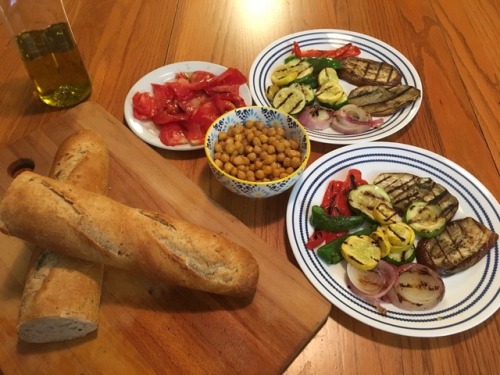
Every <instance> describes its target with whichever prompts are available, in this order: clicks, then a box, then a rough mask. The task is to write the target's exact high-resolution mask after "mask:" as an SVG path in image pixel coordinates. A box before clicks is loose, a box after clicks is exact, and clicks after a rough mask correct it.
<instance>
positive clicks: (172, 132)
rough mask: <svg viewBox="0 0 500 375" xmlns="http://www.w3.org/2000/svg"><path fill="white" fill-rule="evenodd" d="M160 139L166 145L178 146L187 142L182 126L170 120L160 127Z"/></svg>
mask: <svg viewBox="0 0 500 375" xmlns="http://www.w3.org/2000/svg"><path fill="white" fill-rule="evenodd" d="M160 141H161V143H163V144H164V145H166V146H180V145H185V144H187V143H188V140H187V138H186V135H185V134H184V128H183V127H182V125H181V124H180V123H178V122H170V123H168V124H167V125H163V126H162V127H161V128H160Z"/></svg>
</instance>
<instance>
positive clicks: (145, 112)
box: [132, 92, 155, 120]
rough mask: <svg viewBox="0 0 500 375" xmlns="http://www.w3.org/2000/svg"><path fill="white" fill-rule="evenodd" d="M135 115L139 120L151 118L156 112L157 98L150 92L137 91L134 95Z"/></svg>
mask: <svg viewBox="0 0 500 375" xmlns="http://www.w3.org/2000/svg"><path fill="white" fill-rule="evenodd" d="M132 105H133V112H134V117H135V118H136V119H138V120H149V119H150V118H151V117H153V116H154V114H155V99H154V98H153V96H152V95H151V94H150V93H147V92H144V93H140V92H136V93H135V94H134V96H133V97H132Z"/></svg>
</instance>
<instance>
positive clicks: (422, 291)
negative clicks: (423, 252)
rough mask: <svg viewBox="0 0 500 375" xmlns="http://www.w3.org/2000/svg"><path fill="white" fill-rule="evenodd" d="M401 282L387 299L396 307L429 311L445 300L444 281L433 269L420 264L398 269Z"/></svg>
mask: <svg viewBox="0 0 500 375" xmlns="http://www.w3.org/2000/svg"><path fill="white" fill-rule="evenodd" d="M398 272H399V281H398V282H396V283H395V284H394V286H393V288H392V289H391V290H390V291H389V292H388V294H387V297H388V298H389V300H390V301H391V303H392V304H394V305H395V306H397V307H399V308H401V309H404V310H410V311H417V310H428V309H431V308H433V307H434V306H436V305H437V304H438V303H439V302H441V300H442V299H443V296H444V292H445V286H444V282H443V279H442V278H441V277H440V276H439V275H438V274H437V273H436V272H435V271H434V270H432V269H430V268H429V267H427V266H424V265H422V264H419V263H409V264H405V265H403V266H401V267H399V268H398Z"/></svg>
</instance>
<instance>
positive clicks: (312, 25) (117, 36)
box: [0, 0, 500, 374]
mask: <svg viewBox="0 0 500 375" xmlns="http://www.w3.org/2000/svg"><path fill="white" fill-rule="evenodd" d="M64 3H65V5H66V8H67V12H68V17H69V19H70V21H71V23H72V27H73V31H74V34H75V37H76V39H77V42H78V45H79V48H80V50H81V52H82V54H83V57H84V60H85V62H86V65H87V67H88V70H89V72H90V75H91V77H92V80H93V93H92V96H91V98H90V100H91V101H93V102H96V103H98V104H100V105H101V106H102V107H104V108H105V109H106V110H107V111H108V112H109V113H111V114H112V115H113V116H114V117H116V118H117V119H118V120H120V121H122V122H123V123H125V122H124V119H123V101H124V98H125V96H126V94H127V92H128V90H129V89H130V87H131V86H132V85H133V84H134V83H135V82H136V81H137V80H138V79H139V78H140V77H142V76H143V75H144V74H145V73H147V72H149V71H151V70H153V69H155V68H158V67H160V66H162V65H165V64H168V63H173V62H177V61H186V60H202V61H211V62H214V63H218V64H221V65H224V66H234V67H237V68H238V69H240V70H241V71H242V72H244V73H245V74H248V72H249V70H250V66H251V64H252V62H253V59H254V58H255V57H256V55H257V54H258V53H259V52H260V51H261V50H262V49H263V48H265V47H266V46H267V45H268V44H269V43H271V42H273V41H274V40H276V39H278V38H280V37H282V36H284V35H286V34H289V33H292V32H297V31H303V30H308V29H319V28H336V29H345V30H352V31H356V32H361V33H364V34H368V35H371V36H373V37H375V38H378V39H380V40H383V41H385V42H386V43H388V44H390V45H392V46H393V47H394V48H396V49H397V50H399V51H400V52H402V53H403V54H404V55H405V56H407V57H408V59H409V60H410V61H411V62H412V63H413V65H414V66H415V68H416V69H417V71H418V72H419V74H420V77H421V79H422V82H423V86H424V92H425V94H424V97H423V102H422V106H421V108H420V111H419V113H418V114H417V116H416V117H415V119H414V120H413V121H412V123H411V124H410V126H408V127H406V128H405V129H404V130H402V131H400V132H398V133H396V134H394V135H392V136H390V137H389V138H388V139H385V140H387V141H394V142H400V143H406V144H412V145H415V146H419V147H422V148H425V149H427V150H430V151H433V152H436V153H438V154H441V155H443V156H445V157H447V158H448V159H450V160H452V161H454V162H456V163H457V164H459V165H461V166H462V167H464V168H465V169H467V170H468V171H470V172H471V173H472V174H473V175H475V176H476V177H477V178H478V179H479V180H480V181H481V182H482V183H483V184H484V185H485V186H486V187H487V188H488V189H489V190H490V191H491V192H492V193H493V195H494V196H495V197H496V198H497V199H498V197H500V179H499V167H500V145H499V142H500V126H499V121H498V119H499V116H498V113H499V109H500V108H499V99H500V98H499V95H498V75H499V69H498V61H500V53H499V50H498V48H497V45H498V40H499V29H498V23H499V21H500V19H499V15H498V4H496V2H495V1H494V0H476V1H468V0H435V1H431V0H418V1H417V0H383V1H378V2H370V1H363V0H349V1H346V0H330V1H319V0H318V1H300V0H290V1H281V0H277V1H268V0H240V1H218V0H179V1H176V2H170V1H162V0H148V1H134V0H99V1H95V0H86V1H64ZM0 56H1V58H0V61H1V69H0V88H1V90H0V144H2V145H6V144H9V143H12V142H14V141H15V140H17V139H19V138H21V137H22V136H24V135H26V134H28V133H30V132H32V131H33V130H35V129H37V128H38V127H40V125H41V124H44V123H46V122H47V121H49V120H51V119H53V118H55V117H56V116H59V115H61V113H62V112H64V110H54V109H51V108H48V107H47V106H45V105H43V104H41V103H40V102H39V101H37V100H36V98H35V97H34V95H33V88H32V86H31V82H30V80H29V79H28V78H27V75H26V73H25V70H24V68H23V66H22V64H21V62H20V59H19V56H18V53H17V50H16V49H15V48H14V45H13V44H12V42H11V40H10V37H9V35H8V34H7V32H6V31H4V30H1V31H0ZM124 126H125V125H124ZM335 148H337V146H333V145H328V144H318V143H313V153H312V158H311V161H314V160H315V159H317V158H318V157H319V156H321V155H323V154H324V153H326V152H328V151H331V150H333V149H335ZM158 152H159V153H160V154H161V155H162V156H163V157H164V158H166V159H168V160H169V161H170V162H172V163H173V164H174V165H175V166H176V167H177V168H179V169H180V170H181V171H183V172H184V173H185V174H186V175H187V177H188V178H190V179H191V180H193V181H196V182H197V183H199V184H205V186H204V188H206V189H207V190H208V191H211V192H212V193H211V194H212V198H213V199H214V200H216V201H217V202H218V203H219V204H220V205H222V206H223V207H224V208H225V209H226V210H227V211H229V212H230V213H231V214H233V215H234V216H235V217H237V218H238V219H239V220H240V221H242V222H243V223H244V224H246V225H247V226H248V227H250V228H251V229H252V230H253V231H254V232H255V233H256V234H258V235H259V236H260V237H261V238H262V239H264V240H265V241H266V242H267V243H268V244H269V245H271V246H272V247H273V248H275V249H276V251H277V252H279V253H280V254H281V256H282V257H283V258H286V259H288V260H289V261H290V262H292V263H295V260H294V258H293V255H292V253H291V249H290V246H289V244H288V240H287V238H286V230H285V223H284V217H285V209H286V203H287V199H288V197H289V193H285V194H282V195H280V196H278V197H275V198H271V199H267V200H265V201H259V200H257V201H256V200H249V199H245V198H241V197H238V196H235V195H233V194H227V193H225V192H224V191H223V190H221V188H220V186H218V185H217V182H216V181H215V180H210V182H208V181H200V180H199V177H200V176H201V171H202V169H203V168H204V167H205V164H206V161H205V159H204V156H203V153H201V152H195V151H193V152H183V153H180V152H174V151H164V150H158ZM206 184H210V186H206ZM212 184H213V186H212ZM0 325H1V322H0ZM499 334H500V315H499V314H498V313H496V314H495V315H494V316H493V317H491V318H490V319H488V320H487V321H486V322H484V323H482V324H480V325H479V326H477V327H476V328H473V329H471V330H469V331H467V332H464V333H460V334H456V335H453V336H448V337H442V338H432V339H421V338H409V337H401V336H397V335H394V334H390V333H386V332H382V331H380V330H377V329H374V328H371V327H369V326H367V325H365V324H362V323H360V322H358V321H356V320H354V319H352V318H351V317H350V316H348V315H346V314H345V313H343V312H342V311H340V310H339V309H337V308H336V307H332V309H331V314H330V318H329V319H328V321H327V323H326V324H325V325H324V326H323V327H322V328H321V330H320V331H319V332H318V334H317V335H316V336H315V337H314V338H313V339H312V340H311V342H310V343H309V344H308V345H307V346H306V348H305V349H304V350H303V352H301V353H300V354H299V355H298V357H297V358H296V359H295V360H294V362H293V363H292V364H291V365H290V366H289V368H288V370H287V371H286V373H288V374H326V373H330V374H331V373H342V374H356V373H359V374H363V373H384V374H399V373H415V374H423V373H426V374H444V373H447V374H458V373H461V374H480V373H483V374H493V373H498V369H499V368H500V360H499V357H500V356H499V354H500V353H499V351H498V347H499V344H500V341H499V339H498V337H499ZM262 350H266V349H265V348H262ZM495 369H496V370H495Z"/></svg>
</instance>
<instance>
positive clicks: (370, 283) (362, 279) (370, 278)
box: [347, 260, 398, 308]
mask: <svg viewBox="0 0 500 375" xmlns="http://www.w3.org/2000/svg"><path fill="white" fill-rule="evenodd" d="M397 280H398V272H397V268H396V267H395V266H393V265H392V264H390V263H388V262H386V261H384V260H381V261H379V262H378V265H377V267H375V268H374V269H372V270H369V271H363V270H360V269H357V268H356V267H354V266H352V265H351V264H350V263H348V264H347V286H348V288H349V289H351V291H352V292H353V293H354V294H355V295H357V296H358V297H360V298H362V299H364V300H365V301H366V302H368V303H371V304H373V305H375V306H376V307H377V308H378V307H379V302H380V300H381V299H382V297H383V296H385V295H386V294H387V292H388V291H389V290H390V289H392V287H393V286H394V284H395V283H397Z"/></svg>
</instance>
